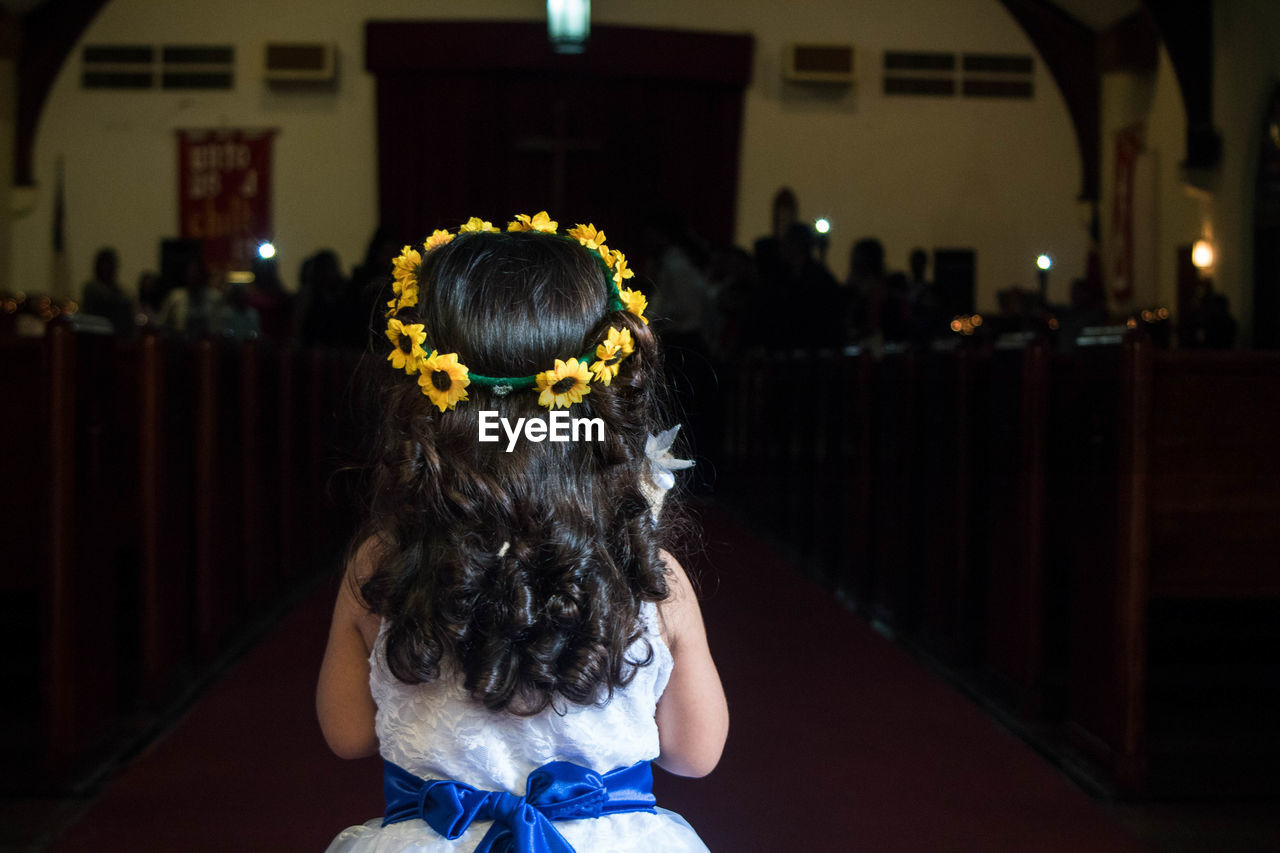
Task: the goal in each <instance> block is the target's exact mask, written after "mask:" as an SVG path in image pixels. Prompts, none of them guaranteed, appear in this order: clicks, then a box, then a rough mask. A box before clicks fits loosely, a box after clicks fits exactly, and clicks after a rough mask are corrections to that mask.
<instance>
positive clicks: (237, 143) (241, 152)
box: [178, 130, 275, 271]
mask: <svg viewBox="0 0 1280 853" xmlns="http://www.w3.org/2000/svg"><path fill="white" fill-rule="evenodd" d="M274 136H275V131H274V130H259V131H248V130H179V131H178V231H179V234H180V235H181V236H182V237H188V238H195V239H199V240H202V241H203V242H204V260H205V263H206V264H207V265H208V267H209V268H210V269H211V270H213V269H216V270H224V271H225V270H247V269H249V268H250V266H251V265H252V263H253V259H254V257H256V255H257V251H258V245H259V244H261V243H262V242H263V241H267V240H270V239H271V238H272V230H271V140H272V139H273V138H274Z"/></svg>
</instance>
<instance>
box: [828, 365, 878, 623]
mask: <svg viewBox="0 0 1280 853" xmlns="http://www.w3.org/2000/svg"><path fill="white" fill-rule="evenodd" d="M872 366H873V362H872V359H871V354H870V353H869V352H866V351H863V350H859V349H858V348H856V347H850V348H849V349H847V350H845V352H844V353H843V354H842V355H841V357H840V359H839V360H838V362H837V363H836V380H835V382H836V385H835V387H836V388H837V389H839V393H838V394H837V396H836V402H837V404H838V405H837V406H836V407H835V408H834V409H833V410H832V417H833V418H834V419H835V421H836V423H837V424H838V428H837V430H836V434H835V438H836V440H837V444H836V450H835V452H836V458H835V464H834V465H833V466H832V467H833V471H834V477H833V480H832V481H831V482H830V484H829V487H830V490H831V491H830V492H829V495H830V497H831V501H832V503H833V505H834V506H835V507H836V508H837V521H836V524H835V525H834V530H833V533H834V534H835V535H836V537H837V544H836V564H835V572H834V574H835V584H836V589H837V590H839V591H841V592H842V594H843V595H844V596H845V597H846V598H848V599H850V600H851V601H852V602H853V603H854V604H855V605H856V606H858V607H859V608H864V607H870V605H871V601H872V595H873V592H874V589H875V572H874V566H873V564H872V558H871V553H872V552H871V495H872V491H871V485H872V482H871V480H872V474H871V470H872V469H871V422H872V411H871V376H872Z"/></svg>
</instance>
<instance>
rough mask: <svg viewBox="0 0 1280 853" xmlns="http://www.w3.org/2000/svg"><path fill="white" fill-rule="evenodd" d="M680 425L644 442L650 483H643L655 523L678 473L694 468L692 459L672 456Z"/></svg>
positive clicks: (641, 485)
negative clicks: (672, 447)
mask: <svg viewBox="0 0 1280 853" xmlns="http://www.w3.org/2000/svg"><path fill="white" fill-rule="evenodd" d="M679 430H680V424H676V425H675V426H673V427H672V428H671V429H667V430H663V431H662V432H660V433H658V434H657V435H652V434H651V435H650V436H649V437H648V438H647V439H645V442H644V455H645V457H646V458H647V459H648V460H649V472H648V473H649V476H648V482H641V484H640V487H641V489H642V490H643V491H644V496H645V497H646V498H648V499H649V506H650V507H651V508H652V510H653V518H654V520H655V521H657V519H658V515H659V514H660V513H661V512H662V501H663V499H664V498H665V497H666V496H667V492H669V491H671V489H672V487H673V486H675V484H676V474H675V472H676V471H682V470H684V469H685V468H692V467H693V460H692V459H677V458H675V457H674V456H672V455H671V446H672V445H673V444H675V441H676V433H677V432H679Z"/></svg>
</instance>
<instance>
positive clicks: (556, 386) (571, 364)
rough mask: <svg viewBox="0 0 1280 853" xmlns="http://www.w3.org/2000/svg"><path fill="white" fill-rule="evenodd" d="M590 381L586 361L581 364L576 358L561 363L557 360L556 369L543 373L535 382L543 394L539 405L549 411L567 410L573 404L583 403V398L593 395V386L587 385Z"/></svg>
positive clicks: (539, 397)
mask: <svg viewBox="0 0 1280 853" xmlns="http://www.w3.org/2000/svg"><path fill="white" fill-rule="evenodd" d="M590 381H591V372H590V371H589V370H588V369H587V363H586V362H585V361H583V362H579V361H578V360H577V359H576V358H571V359H569V360H568V361H561V360H560V359H558V358H557V359H556V366H555V368H554V369H552V370H544V371H542V372H541V373H539V374H538V378H537V379H536V380H535V384H536V385H537V388H538V390H539V391H541V392H542V393H541V394H540V395H538V405H540V406H546V407H547V408H548V409H554V408H561V409H567V408H569V406H570V405H572V404H573V403H581V402H582V398H583V397H584V396H585V395H587V394H590V393H591V386H590V385H589V384H587V383H589V382H590Z"/></svg>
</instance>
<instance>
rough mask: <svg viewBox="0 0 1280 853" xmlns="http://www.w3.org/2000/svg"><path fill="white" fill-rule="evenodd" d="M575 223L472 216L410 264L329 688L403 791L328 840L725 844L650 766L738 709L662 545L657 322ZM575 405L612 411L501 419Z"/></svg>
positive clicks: (427, 847)
mask: <svg viewBox="0 0 1280 853" xmlns="http://www.w3.org/2000/svg"><path fill="white" fill-rule="evenodd" d="M557 228H558V226H557V224H556V223H554V222H552V221H550V219H549V218H548V217H547V216H546V214H545V213H541V214H538V215H537V216H533V217H529V216H520V217H517V220H516V221H515V222H513V223H511V224H510V226H509V230H508V231H507V232H500V231H498V229H496V228H494V227H493V226H492V225H491V224H489V223H487V222H483V221H481V220H478V219H472V220H470V221H469V222H468V223H467V224H466V225H464V226H462V228H461V229H459V232H458V233H457V234H456V235H452V234H450V233H448V232H446V231H437V232H436V233H435V234H434V235H433V236H432V237H431V239H429V240H428V241H427V242H426V243H425V244H424V246H423V251H421V252H418V251H416V250H413V249H409V248H408V247H406V249H405V251H404V252H402V253H401V256H400V257H399V258H398V259H397V260H396V261H395V268H394V277H395V283H394V285H393V288H394V294H393V297H392V299H391V300H390V302H389V303H388V306H387V313H388V319H387V337H388V339H389V340H390V342H391V345H392V346H391V352H390V355H389V356H388V362H389V363H388V364H387V365H385V366H384V367H383V368H381V370H380V372H381V373H382V374H383V381H382V383H381V385H382V387H381V388H380V389H379V391H378V400H379V402H378V410H379V411H378V414H379V424H380V426H379V428H378V430H377V431H376V432H377V435H376V439H375V440H374V441H373V442H372V445H373V446H372V454H371V461H370V465H369V470H368V474H369V481H370V482H369V505H368V514H367V518H366V521H365V524H364V528H363V530H362V532H361V534H360V535H359V536H358V537H357V540H356V542H357V544H356V546H355V547H353V549H352V555H351V558H350V559H349V561H348V565H347V574H346V578H345V582H344V583H343V585H342V588H341V591H340V593H339V596H338V601H337V604H336V606H335V608H334V616H333V623H332V626H331V630H330V636H329V641H328V646H327V648H326V650H325V657H324V663H323V665H322V668H321V673H320V681H319V685H318V689H317V710H318V713H319V718H320V724H321V728H322V730H323V731H324V735H325V738H326V740H327V741H328V743H329V745H330V747H331V748H332V749H333V750H334V752H336V753H337V754H338V755H340V756H343V757H347V758H355V757H362V756H366V755H372V754H374V753H380V754H381V756H382V757H383V759H384V768H385V773H384V782H385V790H386V794H387V810H386V814H385V815H384V816H383V817H382V818H377V819H374V820H371V821H369V822H368V823H366V824H363V825H361V826H355V827H351V828H349V829H347V830H344V831H343V832H342V833H341V834H340V835H339V836H338V837H337V838H336V839H335V840H334V842H333V844H332V845H331V846H330V850H331V851H343V852H344V853H354V852H355V851H359V852H360V853H365V851H409V850H412V851H469V850H481V851H485V850H494V851H501V850H516V851H557V853H563V851H572V850H577V851H580V853H587V851H597V850H619V851H624V850H635V851H641V850H644V851H656V850H662V851H673V852H674V853H679V851H697V850H705V849H706V848H705V846H704V845H703V843H702V842H701V840H700V839H699V838H698V835H697V833H696V832H695V831H694V830H693V829H692V828H691V827H690V826H689V824H688V823H686V822H685V821H684V820H683V819H682V818H680V817H679V816H678V815H675V814H674V813H671V812H667V811H664V810H662V809H661V808H658V807H657V806H656V804H655V801H654V798H653V795H652V777H651V771H650V768H649V762H650V761H656V762H657V763H658V765H659V766H661V767H663V768H664V769H666V770H668V771H670V772H672V773H676V774H679V775H684V776H702V775H705V774H707V773H709V772H710V771H711V770H712V769H713V768H714V767H715V765H716V763H717V762H718V761H719V758H720V753H721V750H722V748H723V746H724V741H725V737H726V734H727V729H728V712H727V709H726V706H725V699H724V693H723V690H722V688H721V685H720V679H719V676H718V674H717V672H716V668H715V664H714V662H713V661H712V658H711V654H710V651H709V649H708V646H707V639H706V634H705V631H704V629H703V623H702V616H701V613H700V611H699V607H698V603H697V600H696V598H695V596H694V593H693V590H692V588H691V587H690V585H689V581H688V579H687V577H686V575H685V572H684V570H683V569H682V568H681V567H680V565H679V563H678V562H676V560H675V559H674V558H672V557H671V555H670V554H668V553H667V552H666V551H664V550H662V549H661V547H660V545H661V542H662V539H663V536H664V535H665V526H664V523H663V518H664V516H663V514H662V513H661V512H660V510H661V506H662V498H663V495H664V494H665V492H666V489H667V488H669V487H670V485H671V483H672V481H673V475H672V473H671V469H672V468H675V467H679V465H678V464H674V462H675V461H674V460H672V458H671V456H670V454H669V452H665V451H666V450H667V448H666V447H665V445H666V444H669V438H670V434H669V433H666V434H662V438H663V439H666V440H665V441H663V440H659V438H658V437H656V436H655V434H656V433H660V432H661V429H660V428H661V426H662V424H661V422H660V416H661V415H660V410H661V399H662V397H663V396H664V389H663V388H661V386H660V382H661V377H662V367H661V363H660V358H659V353H658V348H657V342H656V340H655V338H654V336H653V335H652V334H651V333H650V331H649V329H648V321H647V320H645V319H644V316H643V310H644V298H643V296H641V295H640V294H639V293H638V292H636V291H632V290H631V289H629V288H627V287H626V284H627V278H629V277H630V276H631V272H630V270H629V269H627V265H626V259H625V257H624V256H623V255H622V253H620V252H615V251H613V250H611V249H610V248H609V247H608V246H607V245H606V244H605V235H604V234H603V233H602V232H598V231H596V229H595V228H594V227H593V226H581V225H580V226H578V227H576V228H574V229H572V230H570V231H569V232H568V234H567V235H565V236H562V235H560V234H558V233H557ZM563 410H568V415H569V416H570V417H571V418H575V419H585V420H584V421H583V422H584V423H586V422H592V423H598V424H599V425H600V427H602V429H601V428H600V427H596V428H594V429H593V428H586V429H583V430H582V431H581V432H579V431H577V430H576V429H575V430H574V433H575V434H576V438H577V439H578V440H572V438H571V439H570V440H567V441H555V440H548V439H547V438H546V436H547V434H548V432H546V431H544V432H542V433H539V432H538V431H537V430H534V429H525V431H524V432H523V433H521V434H519V435H517V436H516V438H515V439H514V440H509V436H508V434H507V433H505V432H504V429H505V427H504V429H500V430H498V431H497V432H498V436H499V440H496V441H493V440H490V441H481V440H480V436H481V432H482V422H483V421H485V420H486V419H487V420H488V421H489V422H490V423H492V422H494V421H495V420H497V421H501V422H503V423H505V424H508V425H516V424H519V423H521V419H524V421H523V423H532V422H533V421H535V420H537V421H541V422H542V424H543V425H544V428H545V427H546V426H552V425H554V423H555V420H556V419H557V418H562V417H563V415H564V412H563ZM549 412H551V413H555V414H554V415H549ZM548 421H550V424H548ZM517 429H518V428H517ZM539 434H541V435H542V436H544V438H543V440H536V439H537V436H538V435H539Z"/></svg>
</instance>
